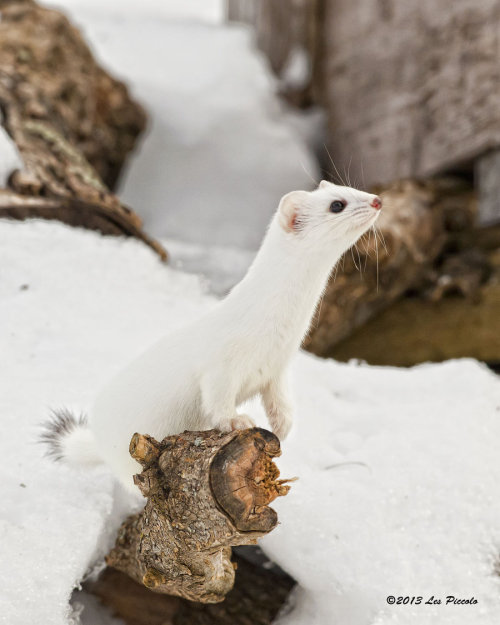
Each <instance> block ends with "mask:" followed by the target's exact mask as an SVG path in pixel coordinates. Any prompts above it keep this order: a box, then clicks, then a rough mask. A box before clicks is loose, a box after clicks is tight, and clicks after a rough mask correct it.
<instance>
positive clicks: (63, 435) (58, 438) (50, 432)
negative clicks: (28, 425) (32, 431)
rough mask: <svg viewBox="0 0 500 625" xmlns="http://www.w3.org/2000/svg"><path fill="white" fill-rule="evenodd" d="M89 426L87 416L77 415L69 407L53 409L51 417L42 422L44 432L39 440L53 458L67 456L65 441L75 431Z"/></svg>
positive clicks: (59, 458) (58, 458)
mask: <svg viewBox="0 0 500 625" xmlns="http://www.w3.org/2000/svg"><path fill="white" fill-rule="evenodd" d="M86 427H87V416H86V415H84V414H81V415H79V416H75V415H74V414H73V413H72V412H71V411H70V410H68V409H67V408H60V409H58V410H51V413H50V417H49V419H47V421H45V422H44V423H42V433H41V434H40V437H39V441H40V443H42V444H43V445H45V448H46V452H45V453H46V455H47V456H50V457H51V458H52V459H53V460H57V461H59V460H62V459H63V458H65V456H66V454H65V450H64V442H65V441H66V439H67V438H68V437H70V436H71V435H72V434H73V433H74V432H76V431H77V430H79V429H81V428H84V429H85V428H86Z"/></svg>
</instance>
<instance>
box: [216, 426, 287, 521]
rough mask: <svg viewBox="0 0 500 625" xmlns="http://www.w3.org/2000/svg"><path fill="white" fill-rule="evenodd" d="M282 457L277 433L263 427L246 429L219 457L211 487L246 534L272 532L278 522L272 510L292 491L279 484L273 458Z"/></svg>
mask: <svg viewBox="0 0 500 625" xmlns="http://www.w3.org/2000/svg"><path fill="white" fill-rule="evenodd" d="M280 454H281V449H280V443H279V440H278V439H277V438H276V436H275V435H274V434H271V432H268V431H267V430H263V429H261V428H253V429H250V430H243V431H241V432H239V433H238V435H237V436H235V437H234V438H233V439H232V440H231V441H230V442H229V443H227V444H226V445H225V446H224V447H223V448H222V449H221V450H220V451H219V452H218V453H217V455H216V456H215V458H214V460H213V462H212V466H211V469H210V485H211V487H212V491H213V493H214V497H215V499H216V500H217V503H218V504H219V506H220V507H221V509H222V510H223V511H224V512H225V514H227V515H228V517H229V518H230V519H231V520H232V522H233V523H234V526H235V527H236V529H238V530H239V531H242V532H264V533H265V532H270V531H271V530H272V529H273V528H274V527H275V526H276V524H277V523H278V516H277V514H276V512H275V511H274V510H273V509H272V508H269V507H268V504H269V503H271V502H272V501H273V500H274V499H276V497H278V496H280V495H286V494H287V493H288V491H289V489H290V487H289V486H285V484H284V482H285V481H286V480H281V481H279V480H278V479H277V478H278V477H279V470H278V467H277V466H276V465H275V464H274V462H273V458H275V457H276V456H279V455H280Z"/></svg>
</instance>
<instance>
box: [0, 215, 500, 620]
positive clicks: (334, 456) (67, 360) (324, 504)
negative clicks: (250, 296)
mask: <svg viewBox="0 0 500 625" xmlns="http://www.w3.org/2000/svg"><path fill="white" fill-rule="evenodd" d="M213 301H214V300H213V299H212V298H210V297H208V296H206V295H205V294H204V292H203V289H202V287H201V286H200V284H199V281H198V280H197V279H196V278H195V277H193V276H188V275H185V274H182V273H180V272H177V271H174V270H172V269H170V268H168V267H166V266H164V265H162V264H161V263H160V262H159V261H158V260H157V259H156V257H155V256H154V255H153V254H152V253H151V252H150V250H149V249H148V248H146V247H145V246H144V245H142V244H140V243H139V242H137V241H134V240H123V239H115V238H105V237H101V236H99V235H97V234H96V233H93V232H85V231H80V230H76V229H73V230H72V229H70V228H68V227H66V226H64V225H62V224H57V223H49V222H47V223H43V222H29V223H9V222H0V302H1V306H0V353H1V354H2V359H1V360H0V380H2V393H1V394H0V419H1V423H2V426H3V432H4V440H6V441H7V442H8V444H6V445H4V448H3V450H2V454H1V456H0V483H1V484H2V497H1V510H0V527H1V533H2V546H1V549H2V556H3V557H2V563H1V565H0V597H1V599H0V602H1V603H0V614H2V617H3V618H4V620H5V622H6V623H9V625H26V623H44V625H62V624H63V623H68V622H69V615H70V613H69V608H68V600H69V597H70V594H71V591H72V589H73V587H74V586H76V585H77V584H78V583H79V581H80V580H81V579H82V577H83V576H84V574H85V571H86V570H87V568H88V567H89V566H90V565H92V563H93V562H95V560H96V554H102V552H103V550H104V549H105V546H106V541H107V540H109V535H110V534H111V535H112V532H113V528H114V527H115V525H116V523H117V521H118V520H119V519H118V511H117V510H116V509H114V508H116V503H117V502H116V499H115V496H114V490H113V482H112V479H111V477H110V475H109V474H108V473H107V471H106V470H105V469H99V470H93V471H90V472H78V471H75V470H73V469H70V468H69V467H66V466H64V465H56V464H53V463H51V462H50V461H48V460H46V459H44V458H42V456H41V453H42V450H41V449H40V448H39V447H38V446H37V445H34V444H32V441H33V439H34V437H35V426H36V424H37V423H38V422H39V421H40V419H42V418H44V417H45V415H46V414H47V409H48V407H49V406H59V405H68V406H70V407H74V408H78V409H85V407H86V406H88V405H89V403H90V402H91V400H92V397H93V395H94V393H95V392H96V389H97V388H98V387H99V386H100V384H101V383H102V382H103V381H105V380H106V379H107V378H108V377H109V376H111V375H112V374H113V373H114V372H115V371H116V370H117V369H118V368H119V367H120V366H121V365H122V364H123V363H124V362H125V361H126V360H128V359H130V358H132V357H133V356H134V355H136V354H137V353H138V352H139V351H140V350H142V349H143V348H144V347H145V346H146V345H147V344H148V343H150V342H152V341H154V340H156V338H158V337H159V336H160V335H162V334H163V333H164V332H166V331H169V330H172V329H174V328H175V327H178V326H179V325H181V324H183V323H185V322H188V321H189V320H190V319H193V318H194V317H196V316H197V315H199V314H202V313H203V312H204V311H206V310H208V309H209V308H210V307H211V306H212V305H213ZM294 387H295V394H296V397H297V404H298V406H297V419H296V425H295V429H294V431H293V432H292V435H291V437H290V439H289V440H287V441H286V442H285V444H284V453H283V456H282V458H281V459H280V467H281V469H282V474H283V475H284V476H286V477H291V476H294V475H297V476H299V478H300V479H299V481H298V482H297V483H296V484H294V485H293V488H292V491H291V493H290V494H289V495H288V496H287V497H286V498H284V499H282V500H279V501H277V502H276V508H277V509H278V512H279V514H280V520H281V525H280V526H279V527H278V528H277V529H276V530H275V531H274V532H273V533H272V534H271V535H270V536H269V537H267V538H266V539H265V541H264V547H265V549H266V551H267V552H268V553H269V554H270V555H271V556H272V557H273V558H274V559H275V560H276V561H277V562H278V563H280V564H281V565H282V566H283V567H284V568H285V569H286V570H287V571H288V572H290V573H291V574H292V575H293V576H294V577H295V578H296V579H297V580H298V581H299V583H300V588H299V590H298V592H297V593H296V596H295V600H296V602H297V605H296V608H295V610H294V611H293V612H292V613H291V614H289V615H288V616H286V617H284V618H283V621H282V622H283V623H284V624H286V625H329V624H330V623H345V624H346V625H358V624H359V625H382V624H383V625H386V624H387V625H388V624H391V623H397V624H398V625H400V624H401V625H404V624H406V623H419V624H427V623H440V624H441V623H444V624H446V623H453V624H454V625H466V624H467V625H469V624H470V623H474V624H475V625H486V624H487V625H494V624H496V623H498V615H499V614H500V592H499V591H500V588H499V579H498V577H497V576H496V575H495V574H494V572H493V569H494V561H495V560H497V559H498V552H499V547H500V526H499V524H498V519H499V518H500V492H499V490H500V487H499V485H500V463H499V462H498V440H499V436H500V418H499V417H500V412H499V410H498V407H499V404H500V396H499V388H500V385H499V382H498V379H497V378H495V376H494V375H493V374H491V373H490V372H489V371H487V370H486V369H485V368H484V367H482V366H480V365H478V364H477V363H475V362H472V361H458V362H449V363H445V364H443V365H426V366H422V367H418V368H415V369H410V370H406V369H401V370H398V369H390V368H374V367H368V366H356V365H345V364H338V363H334V362H332V361H323V360H319V359H316V358H314V357H312V356H309V355H306V354H301V355H300V356H299V357H298V358H297V359H296V362H295V367H294ZM250 410H251V412H252V414H254V415H257V417H258V420H259V422H260V424H261V425H265V421H264V419H263V416H262V412H261V410H260V408H259V407H258V406H255V405H254V406H252V407H251V408H250ZM451 594H453V595H455V596H457V597H460V598H469V597H471V596H474V597H475V598H476V599H477V600H478V603H477V605H460V606H445V605H435V606H425V605H421V606H408V605H401V606H388V605H387V604H386V602H385V598H386V596H387V595H395V596H400V595H401V596H417V595H421V596H423V597H425V600H427V598H429V597H430V596H431V595H434V596H435V597H436V598H439V597H441V598H443V597H445V596H446V595H451ZM92 625H98V623H97V622H96V621H94V622H93V623H92Z"/></svg>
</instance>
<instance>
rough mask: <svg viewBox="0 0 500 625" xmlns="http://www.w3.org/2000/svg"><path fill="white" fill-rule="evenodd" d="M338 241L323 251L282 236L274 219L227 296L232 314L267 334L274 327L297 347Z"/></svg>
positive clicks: (340, 251) (333, 261) (339, 253)
mask: <svg viewBox="0 0 500 625" xmlns="http://www.w3.org/2000/svg"><path fill="white" fill-rule="evenodd" d="M339 243H340V242H338V243H337V246H336V247H335V244H334V245H332V247H331V248H330V249H329V250H328V252H327V253H325V250H324V249H318V247H317V246H308V245H306V244H305V242H304V241H301V240H294V239H293V236H291V235H288V236H287V235H286V234H285V233H284V232H283V231H282V230H281V226H280V225H279V224H278V223H277V220H276V219H275V220H274V221H273V222H272V223H271V226H270V228H269V231H268V233H267V235H266V237H265V239H264V241H263V243H262V246H261V248H260V250H259V252H258V254H257V256H256V257H255V260H254V262H253V263H252V265H251V267H250V268H249V270H248V272H247V274H246V276H245V277H244V278H243V280H242V281H241V282H240V283H239V284H238V285H237V286H236V287H235V288H234V289H233V290H232V291H231V293H230V294H229V295H228V297H227V299H226V301H227V303H228V304H229V305H230V308H231V309H232V311H231V312H232V314H236V315H238V314H239V315H241V317H240V321H241V320H242V319H244V320H245V323H246V324H248V323H251V322H252V321H253V322H254V324H255V325H256V326H257V329H258V331H259V332H260V333H261V334H264V335H266V337H267V336H268V335H269V333H272V332H274V333H275V334H277V335H279V336H281V337H282V338H283V340H284V341H285V342H287V343H289V344H290V345H291V346H293V347H295V348H298V347H299V346H300V343H301V342H302V340H303V338H304V336H305V335H306V333H307V331H308V329H309V325H310V323H311V319H312V317H313V315H314V312H315V310H316V306H317V304H318V302H319V300H320V298H321V295H322V294H323V291H324V289H325V287H326V284H327V282H328V278H329V275H330V272H331V270H332V268H333V267H334V265H335V264H336V262H337V261H338V260H339V258H340V257H341V256H342V254H343V253H344V251H345V248H344V247H341V246H340V244H339ZM267 330H268V331H269V332H268V331H267Z"/></svg>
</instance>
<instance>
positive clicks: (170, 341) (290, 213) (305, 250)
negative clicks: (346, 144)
mask: <svg viewBox="0 0 500 625" xmlns="http://www.w3.org/2000/svg"><path fill="white" fill-rule="evenodd" d="M374 197H375V196H373V195H370V194H368V193H364V192H362V191H356V190H354V189H350V188H348V187H340V186H337V185H334V184H331V183H328V182H322V183H321V184H320V186H319V187H318V189H316V190H315V191H312V192H305V191H295V192H292V193H289V194H288V195H286V196H285V197H284V198H283V199H282V200H281V203H280V207H279V208H278V211H277V213H276V215H275V217H274V218H273V220H272V221H271V224H270V227H269V229H268V232H267V235H266V237H265V239H264V241H263V243H262V246H261V248H260V250H259V252H258V254H257V256H256V258H255V260H254V262H253V264H252V266H251V267H250V269H249V270H248V273H247V275H246V276H245V277H244V279H243V280H242V281H241V282H240V283H239V284H238V285H237V286H236V287H235V288H234V289H233V290H232V291H231V293H230V294H229V295H228V296H227V297H226V298H225V299H224V300H222V301H221V302H219V303H218V304H216V305H215V307H214V308H213V310H212V311H211V312H209V313H208V314H207V315H206V316H204V317H202V318H201V319H199V320H198V321H196V322H195V323H193V324H191V325H189V326H187V327H185V328H184V329H182V330H181V331H178V332H176V333H175V334H172V335H170V336H166V337H165V338H163V339H161V340H160V341H159V342H158V343H156V344H155V345H153V346H152V347H151V348H150V349H149V350H147V351H146V352H144V354H142V356H140V357H139V358H138V359H136V360H135V361H134V362H132V363H131V364H130V365H129V366H128V367H127V368H126V369H124V370H123V371H122V372H121V373H120V374H119V375H118V376H117V377H115V379H114V380H112V381H111V383H110V384H108V385H107V386H106V387H105V388H104V389H103V390H102V392H101V393H100V394H99V396H98V397H97V399H96V401H95V404H94V407H93V408H92V410H91V412H90V415H89V427H90V430H91V432H92V434H93V436H94V443H95V445H96V447H97V449H98V452H99V454H100V456H101V457H102V458H105V459H106V461H107V462H108V463H109V464H110V465H111V467H112V468H113V469H114V471H115V472H116V473H117V475H118V476H119V477H120V478H121V480H122V481H123V482H124V483H125V484H126V485H127V486H130V487H132V475H133V474H134V473H137V470H138V465H137V464H136V463H135V462H134V461H133V460H132V459H131V458H130V456H129V454H128V446H129V442H130V438H131V437H132V435H133V434H134V432H141V433H145V434H151V435H152V436H154V437H155V438H157V439H162V438H163V437H165V436H168V435H171V434H177V433H180V432H182V431H183V430H204V429H210V428H219V429H221V430H223V431H228V430H231V429H232V428H245V427H252V425H253V422H252V420H251V419H250V418H249V417H247V416H246V415H242V414H239V413H238V412H237V407H238V405H240V404H241V403H242V402H244V401H245V400H248V399H250V398H251V397H254V396H255V395H260V396H261V398H262V401H263V405H264V408H265V410H266V413H267V416H268V419H269V423H270V425H271V428H272V430H273V432H274V433H275V434H276V435H277V436H278V437H279V438H281V439H283V438H284V437H285V436H286V435H287V434H288V432H289V430H290V427H291V425H292V408H291V400H290V397H289V391H288V388H287V382H286V379H287V369H288V365H289V363H290V360H291V358H292V357H293V355H294V354H295V352H296V351H297V350H298V349H299V347H300V344H301V342H302V340H303V338H304V336H305V335H306V333H307V331H308V328H309V324H310V321H311V318H312V316H313V314H314V311H315V308H316V305H317V303H318V301H319V299H320V297H321V295H322V292H323V290H324V288H325V286H326V283H327V280H328V277H329V274H330V272H331V270H332V267H333V266H334V265H335V263H336V262H337V261H338V260H339V258H340V257H341V255H342V254H343V253H344V252H345V251H346V250H347V249H348V248H349V247H351V245H353V244H354V243H355V241H356V240H357V239H358V238H359V237H360V236H361V235H362V234H363V233H364V232H365V231H366V230H367V229H368V228H369V227H370V226H371V225H372V224H373V223H374V221H375V219H376V218H377V216H378V213H379V211H377V210H375V209H374V208H372V207H371V206H370V205H369V204H370V202H371V201H372V200H373V198H374ZM335 199H342V200H344V201H346V202H347V206H346V208H345V209H344V210H343V211H342V212H341V213H339V214H333V213H331V212H330V211H329V208H330V204H331V202H332V201H333V200H335ZM71 438H72V436H69V437H68V442H67V443H66V445H67V446H68V445H69V441H70V440H71ZM66 451H69V449H68V448H66ZM67 455H68V454H67V453H65V456H66V457H67Z"/></svg>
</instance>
